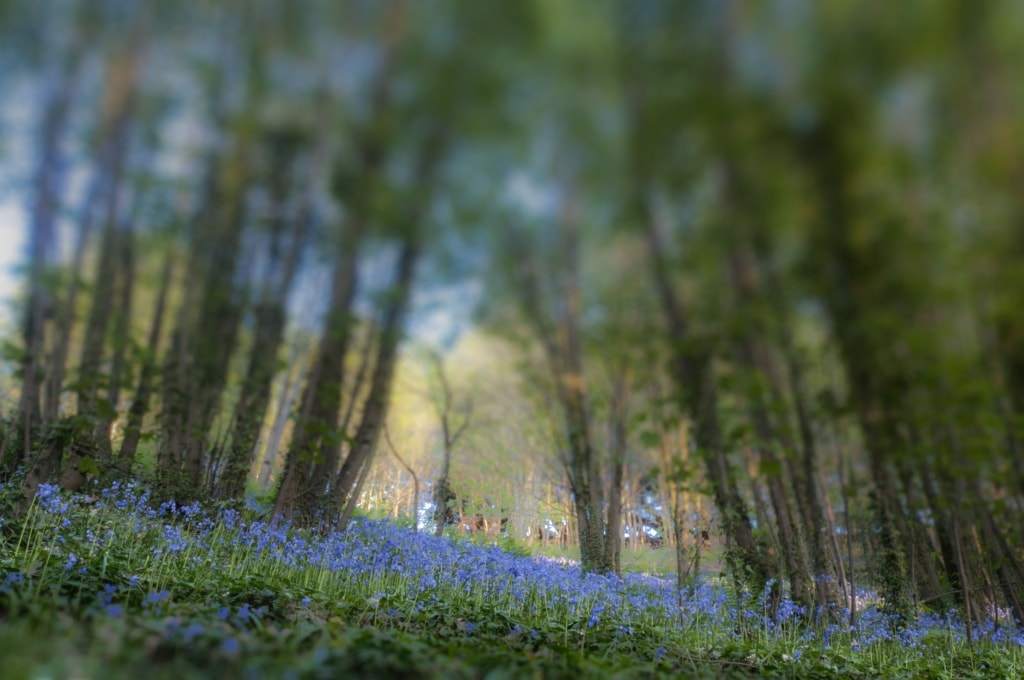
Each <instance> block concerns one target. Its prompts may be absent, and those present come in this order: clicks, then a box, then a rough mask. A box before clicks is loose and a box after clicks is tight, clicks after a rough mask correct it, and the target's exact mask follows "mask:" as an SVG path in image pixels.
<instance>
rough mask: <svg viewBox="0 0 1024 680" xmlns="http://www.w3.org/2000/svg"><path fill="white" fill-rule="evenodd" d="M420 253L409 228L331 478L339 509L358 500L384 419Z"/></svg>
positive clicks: (419, 247)
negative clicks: (355, 416) (344, 452)
mask: <svg viewBox="0 0 1024 680" xmlns="http://www.w3.org/2000/svg"><path fill="white" fill-rule="evenodd" d="M420 252H421V246H420V244H419V242H418V235H417V234H416V233H414V232H413V231H410V233H409V234H408V235H407V236H406V237H405V241H404V242H403V244H402V251H401V253H400V254H399V256H398V265H397V271H396V276H395V285H394V292H393V293H392V298H391V300H390V303H389V305H388V307H387V309H386V310H385V312H384V315H383V317H382V320H381V330H380V342H379V345H378V350H377V363H376V365H375V366H374V370H373V377H372V378H371V380H370V392H369V394H368V395H367V397H366V402H365V404H364V406H363V415H362V418H361V420H360V422H359V428H358V429H357V430H356V434H355V437H354V441H353V443H352V447H351V449H350V450H349V453H348V456H347V457H346V458H345V462H344V463H343V464H342V466H341V469H340V470H339V471H338V474H337V476H336V477H335V479H334V485H333V489H332V493H333V494H334V496H335V504H336V505H335V507H336V508H340V509H342V510H343V511H344V510H347V508H348V507H349V506H350V505H355V503H356V502H357V501H358V498H359V496H358V490H357V489H356V488H355V487H356V481H357V479H358V478H359V476H360V470H361V469H362V468H363V467H368V466H370V465H371V463H372V458H373V454H374V451H375V450H376V447H377V441H378V440H379V438H380V433H381V430H382V429H383V427H384V422H385V419H386V418H387V410H388V404H389V401H390V397H391V384H392V382H393V376H394V372H395V366H396V364H397V361H398V348H399V345H400V343H401V338H402V327H403V324H404V321H405V313H406V309H407V307H408V304H409V298H410V297H411V296H412V280H413V274H414V272H415V268H416V261H417V260H418V259H419V256H420ZM349 514H351V513H349ZM346 523H347V521H346V522H345V523H342V522H339V524H338V527H337V530H338V531H344V530H345V524H346Z"/></svg>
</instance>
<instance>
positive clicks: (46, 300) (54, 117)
mask: <svg viewBox="0 0 1024 680" xmlns="http://www.w3.org/2000/svg"><path fill="white" fill-rule="evenodd" d="M82 38H83V37H82V36H76V39H75V43H74V44H73V45H72V46H71V48H70V49H69V50H68V53H67V54H66V55H65V59H64V60H63V61H62V62H61V64H60V67H59V70H58V72H57V73H54V74H52V77H53V89H52V90H51V91H48V92H47V95H46V96H47V98H46V101H45V103H44V105H43V106H44V109H43V112H42V116H41V123H40V127H39V132H38V137H37V142H38V145H39V146H38V164H37V165H36V168H35V175H34V177H33V181H32V199H31V201H32V202H31V205H30V209H29V217H28V221H29V230H30V231H29V263H28V266H29V271H28V302H27V305H26V308H25V321H24V325H23V327H22V336H23V338H24V344H25V347H24V352H25V353H24V355H23V357H22V360H21V393H20V395H19V398H18V410H17V415H16V423H17V430H18V434H19V435H20V436H19V437H18V438H17V439H16V440H14V441H8V442H7V444H6V450H4V451H3V452H0V453H2V456H3V459H2V461H0V478H2V479H3V480H4V481H6V480H8V479H10V478H11V477H12V476H13V475H14V474H15V472H16V471H17V469H18V467H19V466H20V465H22V464H24V465H26V466H27V470H26V473H25V476H24V478H23V479H22V491H23V492H24V496H25V506H24V507H25V508H26V509H27V507H28V503H30V502H31V501H32V499H33V498H35V493H36V490H37V489H38V488H39V485H40V484H42V483H43V482H45V481H47V480H49V479H52V478H53V477H54V476H55V475H56V474H57V472H58V471H59V468H60V462H61V461H60V457H61V451H55V450H42V449H40V450H38V451H37V452H36V453H35V454H34V455H33V453H32V451H33V447H32V442H33V440H34V439H35V437H36V434H37V430H38V429H39V427H40V425H41V422H42V411H41V403H40V398H41V396H42V395H41V392H42V384H43V379H44V368H43V356H44V352H45V350H46V329H45V323H46V319H47V317H48V316H49V314H50V311H51V305H52V300H51V291H50V290H49V288H48V286H47V283H46V270H47V267H48V266H49V260H50V257H51V256H52V253H53V250H54V244H55V241H56V220H57V214H58V213H59V211H60V201H61V195H62V194H63V192H64V183H65V171H64V159H63V157H62V153H61V144H62V142H63V139H64V135H65V133H66V129H67V127H68V121H69V118H70V114H71V105H72V102H73V100H74V96H75V87H76V85H77V84H78V73H79V68H80V65H81V61H82V60H81V52H82V50H83V48H84V42H83V39H82Z"/></svg>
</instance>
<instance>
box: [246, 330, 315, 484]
mask: <svg viewBox="0 0 1024 680" xmlns="http://www.w3.org/2000/svg"><path fill="white" fill-rule="evenodd" d="M302 353H303V350H302V348H301V346H300V345H298V344H296V346H295V348H294V349H293V350H292V355H291V359H290V360H289V362H288V371H287V373H286V374H285V379H284V384H282V385H281V389H280V391H279V393H278V397H277V404H276V406H275V408H274V421H273V423H272V424H271V426H270V434H269V435H268V437H267V444H266V446H265V447H264V451H263V460H262V462H261V463H260V469H259V475H258V478H257V485H258V486H259V488H260V489H264V490H266V488H267V486H268V485H269V484H270V476H271V474H273V471H274V463H275V461H276V460H277V454H278V451H279V450H280V448H281V441H282V440H283V439H284V430H285V427H287V425H288V420H289V418H290V417H291V413H292V407H293V406H294V405H295V400H296V399H297V398H298V396H299V392H300V391H301V389H302V381H303V376H304V374H305V372H306V370H305V367H304V365H303V362H304V358H303V357H302Z"/></svg>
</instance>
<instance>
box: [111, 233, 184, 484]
mask: <svg viewBox="0 0 1024 680" xmlns="http://www.w3.org/2000/svg"><path fill="white" fill-rule="evenodd" d="M173 272H174V250H173V248H168V250H167V256H166V257H165V258H164V266H163V271H162V272H161V274H160V289H159V291H158V292H157V296H156V305H155V306H154V307H153V319H152V321H151V322H150V326H149V335H148V337H147V339H146V347H145V348H143V358H142V368H141V369H140V370H139V382H138V385H137V386H136V388H135V396H134V397H133V399H132V405H131V406H130V407H129V408H128V417H127V421H126V423H125V428H124V439H123V440H122V441H121V452H120V454H119V455H118V462H120V463H122V464H125V465H128V466H129V467H130V466H131V465H133V464H134V462H135V452H136V450H137V449H138V446H139V440H140V439H141V437H142V422H143V419H144V418H145V417H146V414H147V413H148V412H149V399H150V396H151V395H152V393H153V381H154V380H155V378H156V373H157V360H156V355H157V348H158V347H159V346H160V336H161V335H162V334H163V322H164V313H165V309H166V307H167V295H168V292H169V290H170V287H171V275H172V273H173Z"/></svg>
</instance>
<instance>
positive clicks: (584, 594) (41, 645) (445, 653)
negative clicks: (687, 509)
mask: <svg viewBox="0 0 1024 680" xmlns="http://www.w3.org/2000/svg"><path fill="white" fill-rule="evenodd" d="M139 495H140V492H139V491H138V490H133V491H129V492H121V494H120V496H119V498H120V500H118V498H116V497H113V496H111V497H107V498H102V497H100V496H99V495H97V496H95V497H92V498H89V497H81V496H80V497H76V498H74V499H66V498H61V497H59V496H57V495H50V496H48V497H46V498H44V499H43V500H42V501H41V502H40V503H39V504H37V505H35V506H33V508H32V510H31V512H30V514H29V516H28V517H27V518H26V519H25V520H24V521H23V522H19V523H15V522H11V521H10V520H8V521H7V524H5V525H3V527H2V528H0V531H2V534H0V567H2V571H0V573H2V574H4V577H3V581H2V583H3V587H2V588H0V622H2V625H0V668H2V669H3V672H2V676H3V677H4V678H43V677H46V678H92V677H96V678H113V677H125V678H135V677H145V678H147V679H149V678H162V677H168V678H188V677H254V678H258V677H324V678H331V677H409V678H418V677H424V678H432V677H437V678H484V677H486V678H518V677H552V678H560V677H565V678H581V677H680V676H682V677H707V678H714V677H750V676H758V677H799V678H814V677H819V678H825V677H905V678H917V677H923V678H968V677H979V678H984V677H993V678H1002V677H1015V676H1018V677H1019V676H1021V675H1022V674H1024V653H1022V651H1021V649H1022V648H1021V646H1020V644H1019V643H1015V642H996V641H992V640H985V641H981V642H976V643H975V644H973V645H967V644H966V642H965V641H964V639H963V636H962V634H961V633H960V632H959V631H958V630H957V629H955V628H954V627H950V628H948V629H943V628H942V627H941V626H937V625H930V626H928V627H925V628H922V629H921V631H920V632H919V633H915V635H914V637H913V644H912V645H908V644H907V643H906V641H900V640H899V639H896V638H893V639H885V636H884V635H883V634H882V631H884V629H883V628H878V629H871V630H869V629H865V630H862V631H857V632H852V631H843V630H841V629H838V628H837V629H836V630H835V631H834V632H833V633H832V634H830V635H829V636H828V643H827V644H826V642H825V636H823V629H822V628H821V627H817V628H816V627H815V626H813V625H812V626H804V625H801V624H797V623H796V622H794V621H792V620H789V621H780V622H779V623H778V624H774V623H770V622H768V621H767V620H766V619H764V617H763V616H762V613H763V612H759V611H758V610H757V607H758V604H757V600H756V598H749V597H748V598H747V599H743V596H742V595H737V594H735V593H733V594H731V595H728V596H727V594H726V593H725V592H724V591H721V590H720V589H719V590H711V589H707V590H705V591H703V593H704V595H701V597H704V596H710V595H716V594H717V595H716V596H721V597H722V598H726V599H725V600H723V601H722V603H720V604H719V605H715V606H716V607H718V608H717V609H714V610H712V609H710V608H709V609H708V610H707V611H708V613H707V614H702V613H701V612H702V611H703V610H702V609H701V606H702V605H698V604H694V603H691V604H690V605H689V606H690V607H691V608H690V609H689V610H687V611H688V613H687V614H686V615H685V616H684V617H683V618H684V620H682V621H680V619H679V618H678V616H676V615H675V614H673V613H672V611H671V609H670V608H669V609H666V608H665V605H664V602H663V601H662V600H661V599H659V598H662V597H663V595H664V593H665V592H668V591H666V589H665V588H664V587H663V586H662V585H661V584H660V582H656V581H651V583H653V585H651V586H650V587H648V586H646V585H645V581H644V580H643V579H633V580H630V579H627V580H626V581H624V582H614V581H608V582H607V585H605V583H606V581H603V580H601V579H592V578H591V579H588V578H583V577H581V576H580V575H579V574H578V572H575V571H573V570H572V569H566V568H563V567H559V566H557V565H554V564H551V563H548V562H543V561H539V562H538V561H536V560H532V559H528V558H514V557H512V556H509V555H504V556H503V554H502V553H500V552H499V551H497V550H495V549H493V548H481V547H478V546H473V545H471V544H470V543H469V542H466V541H457V542H452V541H448V540H434V539H428V538H424V537H416V536H413V535H412V534H411V533H410V532H407V531H403V530H399V529H396V528H394V527H390V526H389V525H385V524H371V523H364V524H362V525H361V528H359V527H357V528H356V529H354V530H353V531H352V532H350V534H351V535H346V537H343V538H339V537H336V536H335V537H331V538H329V539H327V540H320V539H319V538H318V537H315V536H309V535H305V534H301V533H297V532H284V531H279V530H274V529H272V528H269V527H266V526H264V525H260V524H258V523H246V522H245V521H244V518H238V517H234V516H231V515H227V516H225V515H221V516H219V518H217V519H211V518H208V517H205V516H204V515H203V514H202V513H198V512H194V510H193V509H189V510H188V511H187V512H184V513H182V512H181V511H180V510H179V511H178V512H177V514H176V515H175V516H173V517H172V516H171V515H169V514H168V513H166V512H165V513H163V514H161V513H159V512H153V511H152V510H147V509H146V505H145V503H144V502H143V500H144V499H140V498H139ZM118 505H120V506H121V507H118ZM360 531H362V532H363V533H362V534H360V533H359V532H360ZM661 552H664V553H666V554H669V555H670V553H669V551H661ZM693 598H695V599H696V598H697V594H694V595H693ZM645 603H647V604H645ZM730 608H735V610H736V611H735V612H732V613H730V611H729V610H730ZM736 612H739V613H736ZM868 636H871V639H868Z"/></svg>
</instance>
